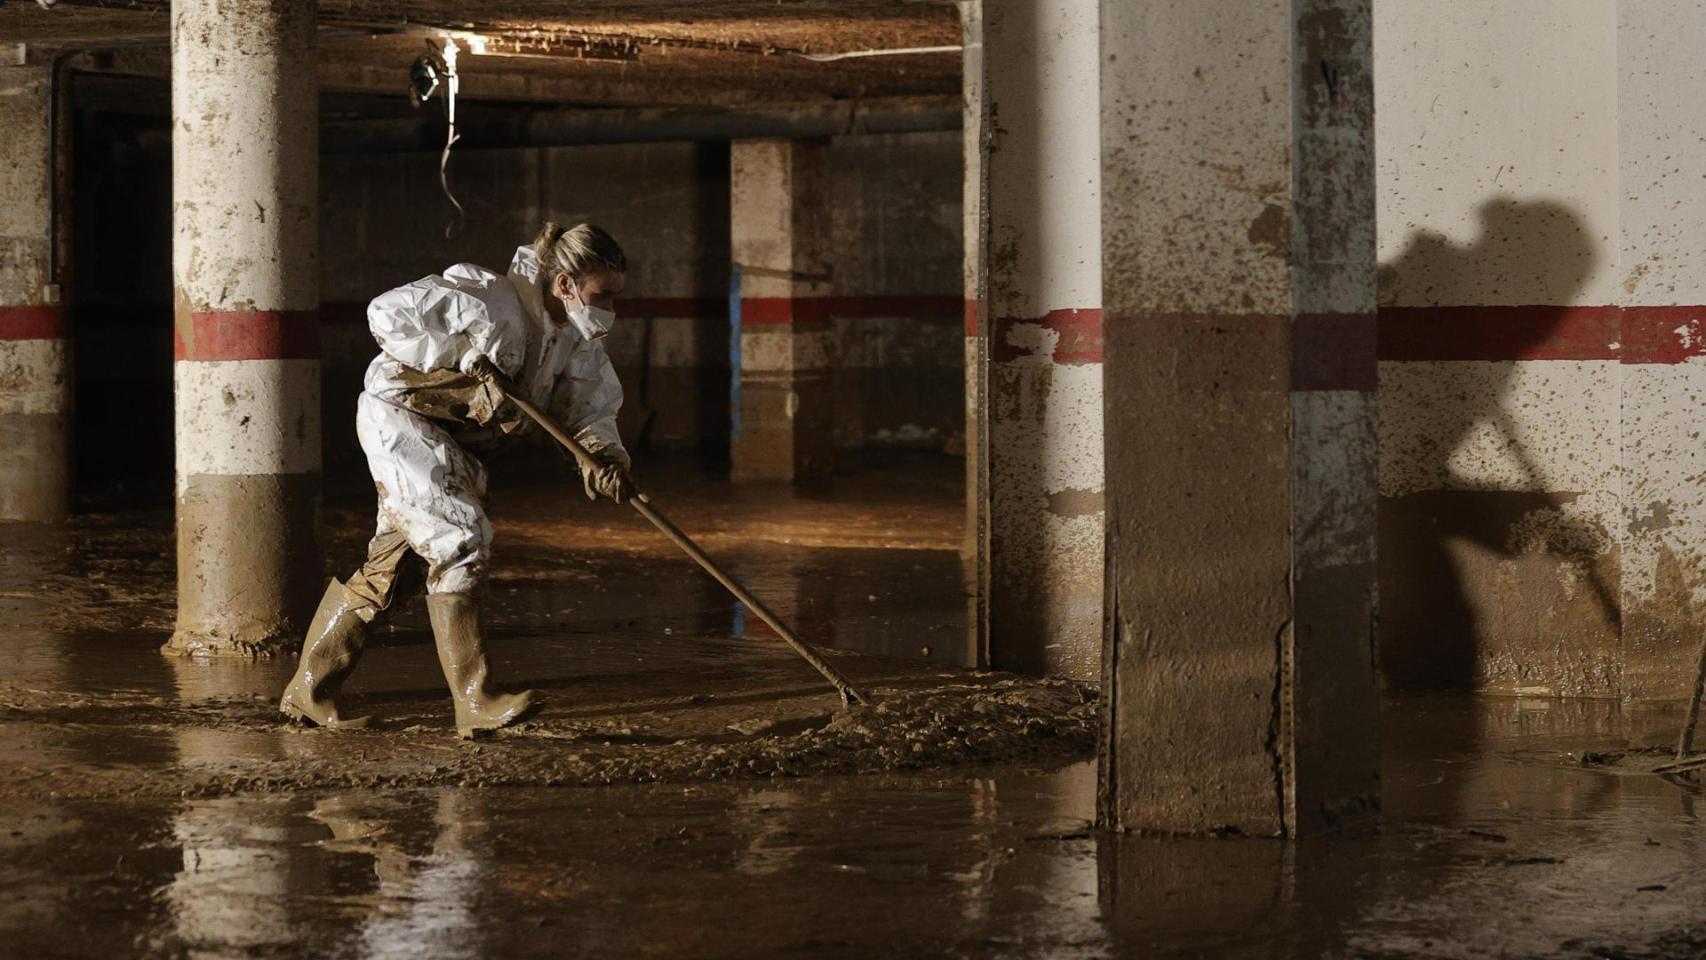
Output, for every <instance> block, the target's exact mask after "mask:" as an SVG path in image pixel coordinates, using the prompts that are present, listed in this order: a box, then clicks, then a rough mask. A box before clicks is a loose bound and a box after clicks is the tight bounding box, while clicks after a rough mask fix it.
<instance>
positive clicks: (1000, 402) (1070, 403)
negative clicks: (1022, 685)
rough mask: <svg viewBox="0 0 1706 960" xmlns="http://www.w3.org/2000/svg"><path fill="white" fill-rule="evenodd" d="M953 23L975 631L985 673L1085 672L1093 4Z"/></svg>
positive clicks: (1093, 648)
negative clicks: (962, 172) (963, 170)
mask: <svg viewBox="0 0 1706 960" xmlns="http://www.w3.org/2000/svg"><path fill="white" fill-rule="evenodd" d="M962 23H963V25H964V29H965V31H966V42H967V43H966V45H967V47H968V48H969V52H968V57H967V60H966V63H967V66H968V69H969V71H970V72H969V73H968V76H967V79H966V81H965V83H966V84H967V85H968V86H967V108H966V111H967V112H966V123H967V128H966V135H967V137H968V143H969V145H970V149H972V150H976V151H977V152H978V153H979V155H978V156H977V157H975V158H973V157H970V156H968V158H967V161H966V167H967V176H968V178H969V177H975V178H976V179H975V180H973V181H971V182H970V183H968V186H967V193H968V196H967V210H968V212H967V225H966V243H967V249H968V257H970V258H971V260H972V262H971V263H970V264H969V265H968V267H967V270H966V274H967V277H966V279H967V284H968V288H969V289H968V291H967V295H966V296H967V302H968V305H969V307H968V311H967V320H968V323H967V328H968V329H967V332H968V342H967V345H966V351H967V369H968V373H967V381H968V384H969V385H970V389H969V391H968V393H969V396H968V399H969V400H970V401H971V402H972V403H973V404H974V405H975V406H974V407H973V409H972V410H971V412H970V413H969V414H968V417H969V419H970V420H971V421H972V423H970V424H968V431H967V434H968V449H969V452H970V453H971V454H972V460H973V462H972V463H971V464H969V465H968V472H969V475H970V476H969V479H970V481H971V482H970V483H968V485H967V491H968V496H969V497H971V498H973V502H972V504H971V508H970V513H971V516H972V520H973V523H972V529H973V532H974V535H980V536H982V537H983V543H982V545H981V547H979V548H978V549H977V551H976V552H977V553H978V554H979V556H980V557H981V563H982V566H983V572H982V576H981V583H980V584H979V585H978V586H979V589H980V593H981V594H982V600H981V603H980V607H981V612H982V616H981V617H979V618H977V620H976V621H974V622H978V623H979V624H980V626H979V629H981V630H982V631H983V634H982V636H981V638H980V639H981V642H982V644H983V646H984V649H986V650H987V652H988V658H989V663H990V665H991V666H994V667H996V668H999V669H1006V670H1020V671H1024V672H1028V673H1044V674H1055V675H1062V676H1070V677H1078V678H1082V679H1090V678H1093V677H1094V676H1095V675H1096V672H1097V668H1098V664H1099V662H1100V655H1101V654H1100V650H1101V613H1102V314H1101V282H1102V280H1101V277H1102V273H1101V246H1100V244H1101V240H1100V232H1099V226H1098V225H1099V220H1100V209H1099V205H1098V204H1099V201H1098V195H1097V183H1098V179H1099V177H1100V170H1099V167H1098V161H1097V154H1098V142H1097V134H1096V124H1097V117H1096V114H1097V107H1096V2H1095V0H1018V2H1013V3H1000V4H988V5H985V6H983V7H982V9H981V11H979V10H977V9H976V8H975V6H973V7H970V8H969V9H967V10H966V12H965V14H964V15H963V19H962ZM974 85H975V86H974ZM974 184H975V185H976V186H975V187H974ZM974 189H977V190H979V191H980V195H979V196H978V197H976V198H975V199H974V198H973V197H972V196H971V192H972V191H973V190H974ZM980 511H981V520H980V517H979V513H980Z"/></svg>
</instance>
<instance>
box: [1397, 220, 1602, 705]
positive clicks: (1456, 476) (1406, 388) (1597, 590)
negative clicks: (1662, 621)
mask: <svg viewBox="0 0 1706 960" xmlns="http://www.w3.org/2000/svg"><path fill="white" fill-rule="evenodd" d="M1478 213H1479V215H1480V221H1481V223H1480V226H1481V230H1480V233H1479V235H1478V236H1476V238H1475V239H1474V240H1473V241H1472V242H1470V243H1469V244H1467V245H1464V244H1457V243H1453V242H1451V241H1449V240H1447V239H1446V238H1445V237H1442V236H1440V235H1439V234H1435V233H1432V232H1430V231H1425V230H1423V231H1418V232H1416V233H1415V234H1414V235H1413V236H1411V238H1410V240H1409V242H1408V243H1407V244H1406V246H1405V247H1404V249H1403V251H1402V252H1401V253H1399V254H1398V256H1396V257H1394V258H1393V259H1391V260H1390V261H1388V262H1386V263H1384V264H1382V265H1381V268H1380V290H1381V302H1382V307H1381V323H1380V338H1381V357H1382V360H1387V361H1432V362H1427V363H1425V365H1418V366H1416V367H1412V368H1397V365H1396V364H1388V366H1387V370H1389V371H1390V373H1386V374H1383V380H1382V384H1381V389H1382V400H1381V402H1382V404H1383V406H1386V405H1387V404H1391V406H1390V407H1387V408H1386V409H1383V411H1382V419H1383V420H1385V421H1386V427H1385V428H1384V429H1383V430H1382V439H1383V442H1387V443H1389V444H1390V445H1391V447H1392V448H1393V449H1392V450H1390V451H1389V454H1388V455H1387V456H1383V458H1382V459H1383V469H1387V470H1388V471H1389V473H1390V474H1391V475H1389V476H1387V477H1385V478H1383V481H1382V487H1383V488H1385V489H1390V488H1392V487H1394V486H1396V487H1398V488H1399V489H1403V490H1407V492H1404V493H1402V494H1401V495H1398V496H1393V497H1385V496H1383V497H1382V500H1381V506H1380V531H1379V536H1380V597H1381V637H1380V645H1381V659H1382V668H1383V671H1384V674H1385V677H1386V680H1387V683H1388V684H1389V685H1390V686H1393V687H1396V688H1399V689H1455V690H1466V689H1471V688H1473V687H1474V686H1476V681H1477V673H1478V665H1479V664H1480V663H1481V662H1482V661H1483V660H1484V659H1485V658H1486V653H1487V649H1486V648H1487V645H1488V639H1489V638H1490V637H1493V636H1498V637H1500V638H1505V637H1521V636H1526V635H1528V634H1532V633H1534V630H1535V624H1536V623H1537V621H1538V611H1537V610H1536V608H1535V606H1534V604H1536V603H1541V602H1544V601H1542V599H1541V598H1542V597H1546V596H1548V595H1547V594H1545V593H1544V590H1546V589H1553V590H1555V589H1556V583H1557V577H1556V576H1553V578H1552V579H1553V584H1552V585H1551V586H1550V587H1548V586H1547V585H1545V584H1541V583H1538V582H1534V583H1531V582H1530V581H1529V579H1528V578H1529V577H1531V576H1533V575H1534V572H1535V571H1534V570H1533V569H1526V570H1524V571H1519V572H1518V574H1516V575H1515V576H1514V585H1511V584H1507V585H1502V586H1501V585H1493V584H1489V583H1487V582H1486V578H1484V577H1478V576H1476V575H1475V574H1474V572H1472V571H1470V570H1468V569H1466V567H1467V564H1468V560H1467V558H1466V555H1465V553H1464V552H1463V551H1462V550H1461V546H1462V545H1464V544H1468V545H1473V546H1474V547H1478V548H1480V549H1481V550H1483V551H1486V552H1488V553H1491V554H1493V555H1494V556H1496V557H1499V558H1501V559H1514V558H1517V557H1519V556H1521V555H1524V554H1528V553H1532V552H1535V550H1536V547H1538V548H1539V550H1540V551H1542V552H1544V553H1545V554H1547V555H1548V556H1552V557H1556V558H1559V560H1560V561H1561V562H1564V563H1567V564H1568V565H1570V566H1571V567H1573V568H1575V569H1577V570H1578V571H1580V572H1581V575H1582V579H1584V580H1585V581H1586V583H1587V585H1588V587H1589V589H1590V592H1591V596H1592V604H1593V607H1594V610H1593V611H1592V612H1593V613H1594V615H1595V616H1597V617H1599V618H1602V619H1603V621H1604V622H1605V623H1607V624H1609V625H1610V627H1611V629H1610V630H1609V631H1605V633H1606V637H1607V638H1608V639H1607V642H1610V643H1613V644H1614V643H1615V638H1616V635H1617V631H1616V625H1617V623H1618V622H1619V620H1620V613H1619V601H1618V596H1617V587H1616V585H1615V583H1614V582H1612V579H1611V577H1610V576H1608V573H1607V571H1606V569H1604V565H1605V563H1606V557H1607V556H1608V555H1610V549H1609V547H1610V543H1611V541H1612V536H1611V534H1610V532H1608V531H1606V530H1605V529H1603V528H1602V527H1601V525H1600V524H1598V523H1597V522H1595V521H1593V520H1591V519H1587V518H1582V517H1580V516H1576V515H1573V514H1572V513H1571V512H1570V511H1569V510H1568V509H1567V507H1568V506H1569V504H1570V503H1572V502H1573V501H1574V500H1575V499H1577V497H1578V496H1579V493H1578V492H1570V491H1557V490H1555V489H1553V488H1554V487H1555V486H1556V482H1555V480H1556V478H1549V477H1547V476H1546V475H1545V473H1544V471H1543V470H1542V468H1541V466H1540V465H1539V463H1538V462H1537V461H1536V459H1535V457H1534V455H1533V453H1532V451H1530V450H1529V449H1528V448H1527V447H1526V446H1525V444H1524V441H1523V437H1522V433H1523V431H1522V429H1520V428H1519V425H1518V424H1517V423H1516V421H1515V419H1514V418H1513V416H1512V403H1513V402H1514V400H1515V398H1514V397H1513V393H1512V391H1513V388H1514V383H1513V380H1514V378H1515V377H1516V375H1517V373H1518V370H1517V367H1516V365H1515V364H1514V363H1512V362H1509V361H1515V360H1545V359H1569V358H1573V357H1574V358H1580V357H1583V356H1609V354H1608V351H1609V350H1611V349H1613V347H1612V346H1611V344H1612V343H1613V342H1614V341H1615V340H1616V339H1617V331H1616V328H1615V321H1614V319H1609V318H1605V317H1601V316H1599V315H1598V314H1596V313H1593V312H1591V311H1590V312H1584V313H1574V311H1576V310H1577V309H1579V308H1574V307H1571V306H1569V304H1571V303H1572V302H1573V301H1574V300H1575V298H1576V296H1577V295H1578V294H1579V293H1580V291H1581V290H1582V288H1583V287H1584V285H1585V284H1586V282H1587V279H1588V277H1589V276H1590V275H1591V272H1592V270H1593V269H1594V267H1595V265H1596V263H1597V262H1598V252H1597V247H1596V243H1595V241H1594V239H1593V238H1592V237H1591V236H1590V235H1589V234H1588V233H1587V229H1586V224H1585V223H1584V222H1583V220H1582V218H1581V216H1580V215H1579V214H1577V213H1576V212H1575V211H1574V210H1572V209H1570V208H1569V207H1567V206H1565V205H1563V204H1560V203H1557V202H1555V201H1550V200H1517V199H1514V198H1509V197H1503V198H1496V199H1493V200H1489V201H1488V202H1486V203H1484V204H1483V205H1482V206H1481V207H1480V209H1479V211H1478ZM1388 304H1396V306H1388ZM1482 305H1492V306H1482ZM1573 313H1574V315H1572V314H1573ZM1601 327H1604V329H1600V328H1601ZM1442 361H1457V362H1442ZM1395 368H1396V369H1395ZM1530 429H1532V428H1530ZM1488 433H1491V434H1492V437H1491V439H1492V440H1493V441H1494V442H1495V443H1496V444H1497V446H1498V447H1499V448H1502V451H1503V456H1504V458H1506V468H1505V472H1506V475H1505V476H1503V477H1499V478H1497V479H1496V480H1492V481H1489V480H1488V479H1486V478H1485V477H1477V476H1465V475H1464V471H1463V470H1462V469H1461V468H1460V465H1461V464H1462V463H1463V461H1462V459H1461V451H1463V449H1464V448H1465V446H1466V444H1471V443H1475V444H1479V445H1481V446H1483V447H1485V445H1486V443H1487V440H1488V439H1489V438H1488V437H1487V434H1488ZM1454 548H1456V549H1455V550H1454ZM1500 589H1503V590H1507V591H1514V596H1502V597H1496V598H1494V599H1492V600H1489V598H1488V597H1487V596H1485V594H1486V593H1487V592H1488V591H1491V590H1500ZM1477 593H1480V594H1482V595H1481V596H1479V597H1477V595H1476V594H1477ZM1512 600H1515V602H1510V601H1512ZM1529 601H1533V602H1529ZM1576 612H1577V613H1581V612H1582V611H1580V610H1579V609H1578V610H1577V611H1576ZM1587 619H1592V617H1589V618H1587ZM1501 642H1502V640H1501ZM1518 642H1519V643H1520V642H1524V641H1518ZM1571 642H1573V641H1571ZM1516 653H1517V657H1518V659H1519V660H1522V659H1523V655H1522V651H1517V652H1516Z"/></svg>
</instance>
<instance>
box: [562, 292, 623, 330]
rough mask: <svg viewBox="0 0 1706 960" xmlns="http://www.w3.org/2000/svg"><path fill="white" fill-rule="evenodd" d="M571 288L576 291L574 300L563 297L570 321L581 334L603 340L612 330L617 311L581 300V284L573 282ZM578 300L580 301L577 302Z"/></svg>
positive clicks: (564, 307)
mask: <svg viewBox="0 0 1706 960" xmlns="http://www.w3.org/2000/svg"><path fill="white" fill-rule="evenodd" d="M569 288H570V289H571V290H573V291H574V292H575V299H574V300H573V301H571V300H569V299H568V298H566V297H565V298H564V299H563V309H564V310H565V311H567V313H568V315H569V322H570V323H572V324H574V325H575V329H576V330H578V331H580V335H581V336H583V337H585V338H587V339H588V340H602V339H604V336H605V335H606V334H608V333H609V332H610V325H611V324H612V323H615V322H616V311H614V310H606V309H604V308H603V307H595V306H592V305H591V304H589V303H587V302H586V301H584V300H581V288H580V285H579V284H575V283H571V284H570V285H569ZM577 301H578V302H577Z"/></svg>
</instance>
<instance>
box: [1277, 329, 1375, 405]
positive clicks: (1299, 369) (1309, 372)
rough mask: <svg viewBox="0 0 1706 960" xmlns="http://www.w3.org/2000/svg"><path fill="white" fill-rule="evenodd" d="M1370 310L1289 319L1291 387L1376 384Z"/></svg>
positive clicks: (1368, 387) (1367, 386)
mask: <svg viewBox="0 0 1706 960" xmlns="http://www.w3.org/2000/svg"><path fill="white" fill-rule="evenodd" d="M1375 334H1376V328H1375V319H1374V314H1371V313H1305V314H1299V315H1298V317H1297V318H1296V319H1295V320H1294V321H1292V327H1291V389H1293V390H1364V391H1367V390H1373V389H1374V388H1375V387H1376V386H1378V384H1379V380H1380V364H1379V362H1378V357H1377V356H1376V353H1375V349H1376V346H1375Z"/></svg>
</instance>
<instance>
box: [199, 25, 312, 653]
mask: <svg viewBox="0 0 1706 960" xmlns="http://www.w3.org/2000/svg"><path fill="white" fill-rule="evenodd" d="M314 31H315V5H314V4H312V3H294V2H291V0H186V2H182V3H176V4H173V6H172V114H173V116H172V191H173V245H172V270H173V279H174V284H175V287H174V298H175V301H176V302H175V321H174V322H175V326H174V330H175V335H176V361H177V362H176V364H175V373H174V378H175V387H176V401H175V409H176V423H175V431H176V438H177V513H178V623H177V631H176V633H175V634H174V635H173V636H172V639H171V641H170V642H169V643H168V644H167V647H166V649H167V652H175V653H194V654H215V655H231V654H236V655H265V654H268V653H271V652H275V651H278V650H280V649H282V648H284V647H285V646H286V645H287V644H288V643H289V642H290V641H292V639H294V638H299V636H300V631H301V630H302V629H303V628H305V627H306V623H305V622H304V621H303V619H302V618H304V617H306V616H307V615H308V614H309V613H311V612H312V606H313V603H314V599H315V596H316V595H317V594H318V592H319V590H320V589H321V587H322V586H323V585H322V583H321V579H320V578H321V562H320V551H319V545H318V539H317V536H316V531H315V525H316V523H317V520H318V514H319V498H320V366H319V359H318V358H319V321H318V305H319V283H320V269H319V253H318V242H319V240H318V235H317V229H318V226H317V215H318V193H317V189H318V162H319V159H318V146H317V136H318V126H317V124H318V103H317V88H316V81H315V73H314V70H315V59H316V57H315V42H314Z"/></svg>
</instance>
